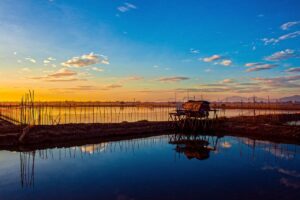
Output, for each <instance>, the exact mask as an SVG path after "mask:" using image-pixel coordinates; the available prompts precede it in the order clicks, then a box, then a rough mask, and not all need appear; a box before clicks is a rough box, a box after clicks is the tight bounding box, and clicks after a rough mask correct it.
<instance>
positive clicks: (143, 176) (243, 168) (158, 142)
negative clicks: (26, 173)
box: [0, 136, 300, 199]
mask: <svg viewBox="0 0 300 200" xmlns="http://www.w3.org/2000/svg"><path fill="white" fill-rule="evenodd" d="M248 143H251V142H248ZM229 144H230V145H231V147H230V148H224V147H222V146H227V147H228V146H230V145H229ZM262 144H264V145H267V146H268V145H273V144H271V143H270V144H268V143H262ZM95 147H99V151H97V150H95ZM103 147H105V150H104V149H103ZM263 147H265V146H259V145H257V147H256V149H255V150H253V149H252V148H250V146H249V145H246V144H245V143H244V142H243V141H242V140H240V139H235V138H233V137H225V138H221V139H220V140H219V145H218V147H217V150H218V154H210V157H209V158H208V159H206V160H203V161H199V160H196V159H192V160H188V159H187V158H186V157H185V156H178V154H176V153H175V150H174V148H175V146H174V145H171V144H168V138H167V137H166V136H163V137H152V138H148V139H142V140H140V139H137V140H132V141H130V142H129V141H123V142H110V143H102V144H99V145H94V151H93V154H90V153H85V152H83V151H82V149H83V147H82V146H81V147H76V148H74V147H73V148H67V149H54V150H48V151H47V156H48V158H47V159H45V155H46V151H43V155H40V152H37V153H36V157H35V174H34V178H35V181H34V183H35V185H34V188H23V189H21V186H20V174H19V173H20V172H19V171H20V166H19V164H20V163H19V153H11V152H6V151H1V152H0V162H1V165H0V196H1V198H4V199H8V198H13V199H24V198H27V199H55V198H57V197H59V198H64V199H69V198H73V199H87V198H91V199H93V198H94V197H97V198H103V199H116V198H117V197H128V198H134V199H145V198H146V197H147V198H150V199H159V198H163V199H170V198H172V199H199V197H200V196H201V197H202V198H210V199H219V198H221V197H224V195H226V196H228V195H229V197H230V195H232V194H234V196H235V197H240V198H241V197H243V195H245V194H247V195H248V198H252V199H253V198H255V199H259V198H261V196H259V194H262V192H263V194H264V195H265V196H267V197H269V198H271V197H278V196H282V195H285V196H286V198H293V197H297V195H299V191H298V190H297V189H296V188H297V183H298V182H299V174H300V171H299V166H300V159H299V158H298V156H296V155H295V156H294V157H293V159H291V160H286V159H281V158H278V157H276V156H274V155H273V154H270V153H268V152H266V151H265V150H264V148H263ZM283 147H284V148H290V149H295V150H296V152H300V151H299V147H298V146H293V145H286V146H283ZM85 149H87V152H90V151H88V150H93V148H92V145H87V146H86V148H85ZM253 154H254V156H253ZM52 155H53V156H52ZM41 156H42V157H43V158H41ZM216 190H217V191H218V192H216ZM249 191H251V193H249ZM232 197H233V196H232Z"/></svg>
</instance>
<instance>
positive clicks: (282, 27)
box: [280, 21, 300, 30]
mask: <svg viewBox="0 0 300 200" xmlns="http://www.w3.org/2000/svg"><path fill="white" fill-rule="evenodd" d="M297 24H300V21H294V22H287V23H284V24H282V25H281V26H280V28H281V29H282V30H288V29H289V28H291V27H292V26H295V25H297Z"/></svg>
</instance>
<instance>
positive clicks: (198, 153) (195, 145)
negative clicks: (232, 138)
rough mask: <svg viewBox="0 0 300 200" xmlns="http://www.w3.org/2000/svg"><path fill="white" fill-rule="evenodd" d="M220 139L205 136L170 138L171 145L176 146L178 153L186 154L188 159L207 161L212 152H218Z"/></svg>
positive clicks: (179, 135) (175, 136)
mask: <svg viewBox="0 0 300 200" xmlns="http://www.w3.org/2000/svg"><path fill="white" fill-rule="evenodd" d="M218 140H219V137H213V136H204V135H184V134H175V135H173V136H171V137H170V141H169V143H170V144H174V145H175V150H176V152H178V153H181V154H184V155H185V156H186V157H187V158H188V159H193V158H195V159H198V160H205V159H208V158H209V154H210V152H211V151H216V150H217V144H218Z"/></svg>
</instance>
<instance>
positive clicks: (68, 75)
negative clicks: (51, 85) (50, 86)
mask: <svg viewBox="0 0 300 200" xmlns="http://www.w3.org/2000/svg"><path fill="white" fill-rule="evenodd" d="M78 75H79V74H78V73H77V72H75V71H72V70H69V69H66V68H62V69H59V70H57V71H56V72H52V73H50V74H48V75H45V76H36V77H30V79H34V80H43V81H48V82H71V81H85V80H86V79H83V78H80V77H79V76H78Z"/></svg>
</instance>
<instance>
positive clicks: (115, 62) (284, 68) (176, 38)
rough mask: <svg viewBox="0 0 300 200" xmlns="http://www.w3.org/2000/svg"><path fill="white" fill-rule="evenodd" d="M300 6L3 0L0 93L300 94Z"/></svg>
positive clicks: (234, 1)
mask: <svg viewBox="0 0 300 200" xmlns="http://www.w3.org/2000/svg"><path fill="white" fill-rule="evenodd" d="M299 7H300V2H299V1H297V0H285V1H283V0H281V1H279V0H277V1H274V0H272V1H271V0H260V1H253V0H252V1H250V0H248V1H238V0H224V1H217V0H215V1H212V0H210V1H204V0H201V1H200V0H198V1H196V0H189V1H187V0H186V1H183V0H177V1H175V0H174V1H163V0H160V1H146V0H144V1H141V0H135V1H119V0H114V1H112V0H85V1H83V0H69V1H68V0H22V1H20V0H1V2H0V77H1V80H0V83H1V85H0V92H2V96H6V98H9V97H13V98H17V97H18V95H20V94H22V92H24V90H27V89H35V90H37V93H40V95H41V97H42V98H44V99H56V98H57V97H58V96H57V94H60V95H59V97H60V98H62V99H85V100H89V98H92V99H95V100H107V96H109V97H110V98H111V99H112V100H129V99H131V98H132V96H136V97H137V98H138V99H141V100H168V99H170V98H172V97H173V96H174V93H175V92H176V93H178V95H179V96H180V95H181V96H182V97H184V95H185V94H186V91H190V92H191V93H194V95H195V96H200V95H201V94H204V95H206V96H207V98H209V99H216V98H223V97H226V96H231V95H238V96H251V95H252V96H253V95H257V96H260V95H271V96H274V98H277V97H280V96H285V95H294V94H298V93H299V91H300V90H299V89H300V83H299V81H300V69H299V67H300V59H299V55H300V47H299V44H300V13H299ZM49 58H50V59H49ZM74 93H75V94H74ZM83 96H85V97H86V96H88V97H86V98H82V97H83Z"/></svg>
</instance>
